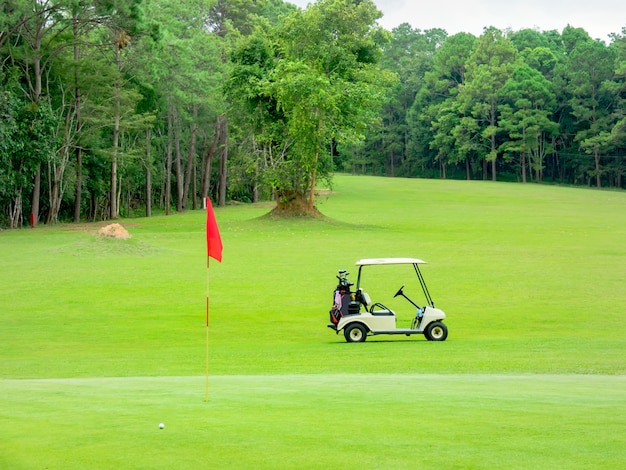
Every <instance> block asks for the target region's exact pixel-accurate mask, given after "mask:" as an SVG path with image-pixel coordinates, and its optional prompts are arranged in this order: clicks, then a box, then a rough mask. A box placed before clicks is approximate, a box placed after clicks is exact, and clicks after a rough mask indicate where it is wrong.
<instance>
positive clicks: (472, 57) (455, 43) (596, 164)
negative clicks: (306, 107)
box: [344, 24, 626, 188]
mask: <svg viewBox="0 0 626 470" xmlns="http://www.w3.org/2000/svg"><path fill="white" fill-rule="evenodd" d="M610 39H611V41H610V44H608V45H607V44H606V43H605V42H604V41H600V40H594V39H592V38H591V37H590V36H589V35H588V34H587V32H586V31H585V30H584V29H581V28H575V27H572V26H567V27H565V28H564V30H563V31H562V32H558V31H545V32H540V31H536V30H531V29H524V30H519V31H501V30H498V29H496V28H493V27H489V28H485V29H484V31H483V34H482V35H480V36H478V37H476V36H474V35H471V34H468V33H459V34H455V35H453V36H448V35H447V34H446V32H445V31H444V30H441V29H432V30H427V31H421V30H415V29H412V28H411V27H410V26H409V25H406V24H404V25H401V26H399V27H398V28H396V29H395V30H394V31H393V37H392V40H391V42H390V44H389V45H387V46H386V47H385V59H384V61H385V65H386V67H388V68H389V69H390V70H393V71H395V72H396V73H397V74H398V76H399V77H400V80H399V83H398V85H397V87H396V92H395V94H394V96H393V98H392V99H391V100H390V101H389V102H387V103H386V104H385V106H384V110H383V112H382V114H381V118H382V119H381V124H380V125H379V126H378V132H377V133H370V134H369V135H368V138H367V139H366V141H365V143H364V144H363V146H362V147H360V148H355V149H354V151H353V152H352V153H351V154H350V158H349V159H346V161H345V162H344V169H352V171H359V172H362V171H367V172H372V173H374V174H386V175H392V176H433V177H443V178H446V177H456V178H467V179H491V180H494V181H495V180H496V179H503V180H510V181H520V182H527V181H536V182H542V181H550V182H558V183H565V184H580V185H592V186H597V187H618V188H624V184H625V182H624V174H625V173H626V101H625V99H626V80H625V79H626V28H624V30H623V31H622V33H621V34H612V35H611V38H610Z"/></svg>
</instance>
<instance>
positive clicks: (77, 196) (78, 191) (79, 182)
mask: <svg viewBox="0 0 626 470" xmlns="http://www.w3.org/2000/svg"><path fill="white" fill-rule="evenodd" d="M82 194H83V155H82V149H81V148H80V145H79V146H77V147H76V188H75V193H74V223H79V222H80V205H81V199H82Z"/></svg>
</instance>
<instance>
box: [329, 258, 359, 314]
mask: <svg viewBox="0 0 626 470" xmlns="http://www.w3.org/2000/svg"><path fill="white" fill-rule="evenodd" d="M348 274H350V273H349V272H346V271H345V270H343V269H342V270H340V271H339V275H338V276H337V279H339V284H338V285H337V287H336V288H335V290H334V292H333V306H332V308H331V309H330V312H329V313H330V321H331V323H333V324H334V325H336V324H337V323H339V320H340V319H341V317H343V316H344V315H348V313H350V312H349V307H350V303H351V302H352V301H353V300H354V293H353V292H350V287H351V286H352V285H353V284H352V283H351V282H350V281H349V280H348V278H347V277H346V276H348Z"/></svg>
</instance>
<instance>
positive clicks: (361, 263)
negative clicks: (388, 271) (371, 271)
mask: <svg viewBox="0 0 626 470" xmlns="http://www.w3.org/2000/svg"><path fill="white" fill-rule="evenodd" d="M381 264H426V261H424V260H421V259H417V258H368V259H360V260H359V261H357V262H356V265H357V266H370V265H381Z"/></svg>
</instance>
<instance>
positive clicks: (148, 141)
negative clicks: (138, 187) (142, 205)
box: [145, 129, 152, 217]
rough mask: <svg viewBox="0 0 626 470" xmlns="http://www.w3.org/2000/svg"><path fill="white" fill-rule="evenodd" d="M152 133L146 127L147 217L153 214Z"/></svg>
mask: <svg viewBox="0 0 626 470" xmlns="http://www.w3.org/2000/svg"><path fill="white" fill-rule="evenodd" d="M151 142H152V134H151V133H150V129H146V164H145V168H146V217H151V216H152V171H151V167H152V157H151V155H150V144H151Z"/></svg>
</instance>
